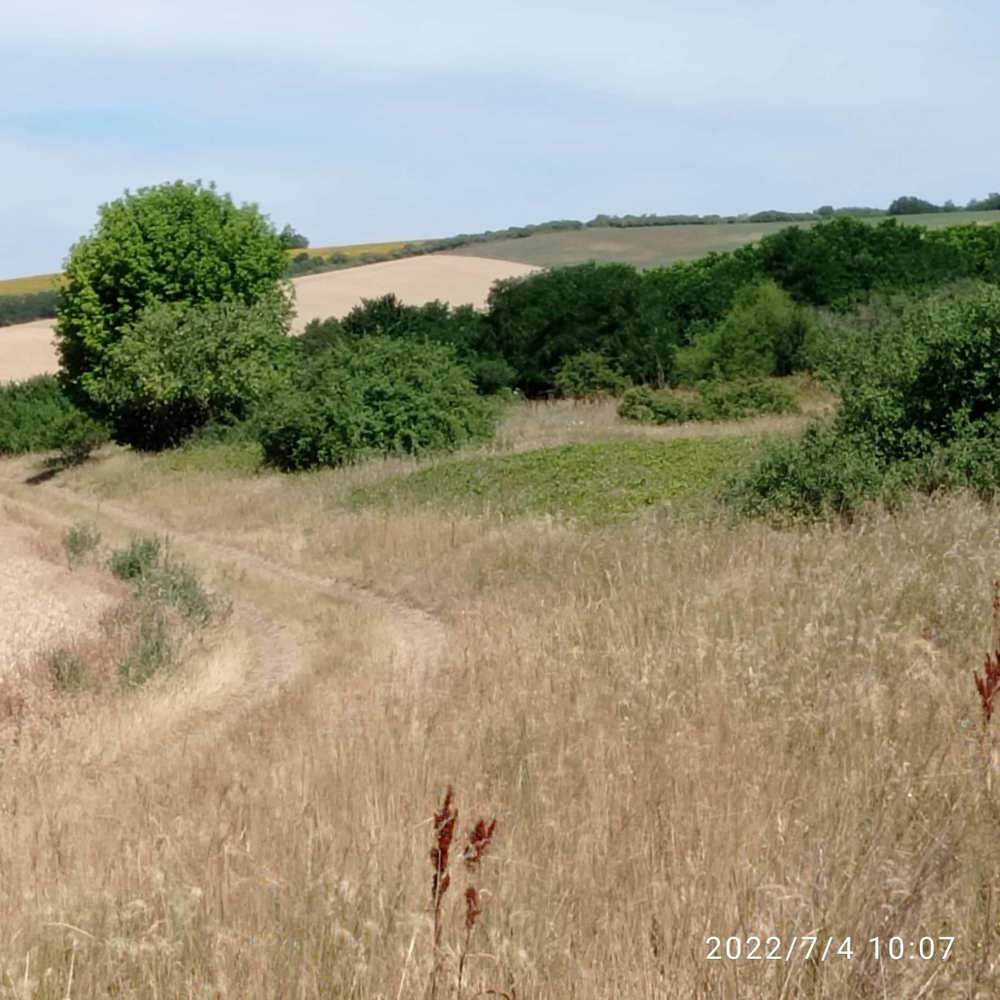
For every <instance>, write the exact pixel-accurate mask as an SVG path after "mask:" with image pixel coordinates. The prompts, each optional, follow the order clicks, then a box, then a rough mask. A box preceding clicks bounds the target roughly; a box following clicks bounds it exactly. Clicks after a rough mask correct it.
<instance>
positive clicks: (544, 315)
mask: <svg viewBox="0 0 1000 1000" xmlns="http://www.w3.org/2000/svg"><path fill="white" fill-rule="evenodd" d="M968 279H974V280H979V281H987V282H990V283H993V284H997V283H1000V225H991V226H981V225H965V226H954V227H950V228H946V229H939V230H934V231H928V230H927V229H925V228H923V227H919V226H908V225H902V224H900V223H898V222H896V221H895V220H894V219H888V220H886V221H884V222H881V223H879V224H877V225H872V224H868V223H864V222H861V221H859V220H857V219H853V218H846V217H844V218H832V219H830V220H829V221H826V222H822V223H820V224H818V225H816V226H812V227H809V228H801V227H794V226H793V227H789V228H786V229H782V230H780V231H779V232H777V233H774V234H772V235H770V236H766V237H764V238H763V239H761V240H760V241H758V242H757V243H754V244H750V245H747V246H744V247H740V248H739V249H738V250H734V251H732V252H730V253H710V254H708V255H707V256H705V257H702V258H701V259H699V260H695V261H687V262H680V263H677V264H673V265H671V266H670V267H663V268H653V269H651V270H647V271H644V272H640V271H638V270H637V269H636V268H634V267H632V266H631V265H628V264H594V263H591V264H581V265H577V266H573V267H565V268H558V269H554V270H551V271H543V272H539V273H536V274H531V275H527V276H525V277H521V278H511V279H507V280H505V281H499V282H497V283H496V284H495V285H494V286H493V289H492V291H491V293H490V298H489V307H488V313H487V325H488V328H489V329H488V333H487V334H485V335H483V337H482V338H481V341H482V343H484V344H489V345H490V350H491V351H492V353H493V355H494V356H498V357H499V358H501V359H502V360H503V361H504V362H506V363H507V364H508V365H509V366H510V367H511V368H512V369H513V371H514V372H515V373H516V374H515V385H516V386H517V387H518V388H520V389H522V390H523V391H524V392H526V393H528V394H530V395H544V394H546V393H551V392H553V391H555V389H556V382H555V378H556V374H557V373H558V371H559V370H560V368H561V366H562V365H563V364H564V363H565V361H566V360H567V359H568V358H570V357H572V356H573V355H576V354H579V353H580V352H582V351H590V352H597V353H599V354H601V355H602V356H603V357H604V358H605V360H606V361H607V362H608V363H609V364H611V365H612V366H613V367H615V368H617V369H618V370H620V371H621V372H622V373H624V374H625V375H626V376H628V377H629V378H630V379H632V380H633V381H634V382H640V383H653V384H658V385H663V384H666V383H669V382H671V381H672V380H673V379H675V378H677V377H682V376H683V377H687V378H689V379H698V378H704V377H706V376H708V375H711V374H712V373H713V371H715V370H717V371H718V373H719V374H721V375H723V376H725V377H734V376H735V377H742V376H748V375H772V374H773V375H781V374H788V373H789V372H790V371H794V370H797V369H799V368H802V367H803V366H807V365H808V364H809V358H808V351H807V347H808V345H809V341H810V338H811V336H812V334H813V331H812V330H811V326H812V320H811V318H810V316H809V315H807V314H806V313H805V312H804V311H803V307H807V306H812V307H824V308H827V309H833V310H843V309H846V308H849V307H851V306H853V305H855V304H857V303H859V302H862V301H865V300H867V299H868V298H869V297H871V296H872V295H873V294H875V293H882V292H904V293H920V292H923V291H927V290H933V289H935V288H938V287H942V286H944V285H947V284H950V283H954V282H958V281H963V280H968ZM678 351H680V352H682V356H681V357H679V356H678Z"/></svg>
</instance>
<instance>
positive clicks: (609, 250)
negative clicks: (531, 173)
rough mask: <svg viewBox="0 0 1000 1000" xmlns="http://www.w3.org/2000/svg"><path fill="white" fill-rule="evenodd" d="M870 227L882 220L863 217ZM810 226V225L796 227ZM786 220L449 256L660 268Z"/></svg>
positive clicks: (559, 235) (945, 220)
mask: <svg viewBox="0 0 1000 1000" xmlns="http://www.w3.org/2000/svg"><path fill="white" fill-rule="evenodd" d="M865 221H867V222H871V223H877V222H881V221H882V220H881V219H880V218H872V219H866V220H865ZM899 221H900V222H903V223H907V224H912V225H921V226H928V227H930V228H934V229H936V228H938V227H941V226H958V225H963V224H966V223H970V222H978V223H983V224H988V223H993V222H1000V212H941V213H934V214H931V215H906V216H900V217H899ZM798 224H799V225H805V226H808V225H812V223H798ZM788 226H789V223H787V222H738V223H731V224H729V223H720V224H718V225H708V226H650V227H648V228H633V229H582V230H575V231H570V232H554V233H536V234H535V235H534V236H526V237H524V238H523V239H511V240H496V241H495V242H491V243H475V244H472V245H471V246H468V247H462V248H461V249H458V250H452V251H449V254H456V255H469V256H473V257H494V258H496V259H498V260H511V261H519V262H520V263H522V264H532V265H534V266H535V267H558V266H562V265H566V264H583V263H585V262H586V261H590V260H597V261H625V262H626V263H629V264H635V265H636V266H637V267H661V266H663V265H665V264H672V263H674V262H675V261H678V260H695V259H696V258H698V257H704V256H705V254H707V253H709V252H711V251H713V250H714V251H719V252H721V251H725V250H735V249H736V248H737V247H741V246H743V245H744V244H746V243H752V242H754V240H759V239H760V238H761V237H762V236H767V235H768V233H776V232H778V230H780V229H786V228H787V227H788Z"/></svg>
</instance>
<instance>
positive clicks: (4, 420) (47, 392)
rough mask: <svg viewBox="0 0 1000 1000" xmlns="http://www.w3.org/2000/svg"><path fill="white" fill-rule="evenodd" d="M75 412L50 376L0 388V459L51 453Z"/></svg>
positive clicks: (56, 446)
mask: <svg viewBox="0 0 1000 1000" xmlns="http://www.w3.org/2000/svg"><path fill="white" fill-rule="evenodd" d="M75 412H76V410H75V408H74V406H73V404H72V403H71V402H70V401H69V400H68V399H67V398H66V395H65V393H64V392H63V391H62V389H61V388H60V386H59V382H58V381H57V380H56V379H55V378H54V377H53V376H51V375H39V376H37V377H36V378H32V379H28V380H27V381H25V382H12V383H10V384H8V385H0V455H4V454H7V455H16V454H20V453H22V452H33V451H53V450H55V449H56V448H58V447H59V446H60V444H61V439H60V436H61V434H62V431H63V430H64V428H65V423H64V421H66V420H67V419H68V418H70V417H71V415H72V414H74V413H75Z"/></svg>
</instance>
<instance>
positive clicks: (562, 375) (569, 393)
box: [553, 351, 629, 399]
mask: <svg viewBox="0 0 1000 1000" xmlns="http://www.w3.org/2000/svg"><path fill="white" fill-rule="evenodd" d="M553 382H554V383H555V387H556V391H557V392H558V393H559V395H560V396H566V397H569V398H571V399H582V398H585V397H588V396H596V395H607V396H618V395H621V393H622V392H624V391H625V389H626V388H627V387H628V385H629V380H628V379H627V378H626V377H625V376H624V375H622V373H621V372H619V371H617V370H616V369H615V368H614V367H613V366H612V365H609V364H608V362H607V359H606V358H605V357H604V355H603V354H599V353H598V352H597V351H581V352H580V353H579V354H573V355H571V356H570V357H568V358H566V360H565V361H564V362H563V363H562V365H560V367H559V370H558V371H557V372H556V374H555V378H554V379H553Z"/></svg>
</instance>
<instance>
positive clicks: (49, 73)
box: [0, 0, 1000, 276]
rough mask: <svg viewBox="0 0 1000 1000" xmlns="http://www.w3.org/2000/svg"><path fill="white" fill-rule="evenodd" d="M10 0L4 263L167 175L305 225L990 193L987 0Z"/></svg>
mask: <svg viewBox="0 0 1000 1000" xmlns="http://www.w3.org/2000/svg"><path fill="white" fill-rule="evenodd" d="M0 4H2V6H0V191H2V192H3V194H2V200H0V276H12V275H18V274H29V273H35V272H39V271H51V270H56V269H58V267H59V266H60V265H61V263H62V260H63V258H64V256H65V254H66V251H67V250H68V248H69V246H70V244H71V243H72V242H73V240H74V239H76V238H77V237H78V236H80V235H82V234H83V233H85V232H87V231H88V230H89V229H90V228H91V226H92V225H93V224H94V221H95V219H96V209H97V206H98V205H99V204H100V203H101V202H104V201H107V200H110V199H112V198H115V197H117V196H118V195H120V194H121V193H122V191H123V190H124V189H125V188H126V187H128V188H133V189H134V188H138V187H141V186H143V185H147V184H154V183H158V182H161V181H164V180H173V179H176V178H178V177H180V178H184V179H192V180H193V179H196V178H201V179H203V180H205V181H209V180H214V181H215V182H216V183H217V185H218V186H219V188H220V189H222V190H224V191H229V192H230V193H232V195H233V196H234V197H235V198H236V199H237V200H238V201H244V200H250V201H256V202H257V203H258V204H259V205H260V206H261V208H262V209H263V210H264V211H265V212H267V213H268V214H269V215H270V216H271V218H272V219H273V220H274V222H275V223H276V224H277V225H278V226H281V225H283V224H284V223H286V222H290V223H292V225H294V226H295V227H296V228H297V229H299V230H300V231H302V232H304V233H305V234H306V235H308V236H309V237H310V238H311V239H312V241H313V242H314V243H315V244H325V243H348V242H364V241H375V240H383V239H406V238H417V237H423V236H447V235H452V234H454V233H456V232H460V231H465V232H471V231H477V230H482V229H492V228H501V227H505V226H508V225H517V224H522V223H529V222H540V221H543V220H545V219H551V218H580V219H586V218H590V217H591V216H593V215H595V214H597V213H598V212H610V213H625V212H664V213H668V212H669V213H673V212H702V213H707V212H719V213H735V212H742V211H748V212H752V211H758V210H761V209H765V208H782V209H787V210H796V209H800V210H806V209H811V208H815V207H816V206H818V205H820V204H824V203H833V204H837V205H848V204H851V205H857V204H869V205H881V206H884V205H886V204H888V202H889V201H890V200H891V199H892V198H894V197H895V196H896V195H899V194H917V195H920V196H922V197H927V198H931V199H933V200H939V201H943V200H944V199H946V198H954V199H956V200H957V201H966V200H968V199H969V198H970V197H974V196H975V197H979V196H982V195H984V194H986V193H987V192H988V191H993V190H997V189H1000V136H998V134H997V132H996V129H995V128H994V123H995V117H996V108H997V104H998V98H1000V69H998V67H1000V61H998V60H997V58H996V56H995V54H994V53H995V47H996V44H997V41H998V39H1000V5H997V4H996V3H995V2H993V0H951V2H948V3H946V2H939V0H930V2H928V0H882V2H880V0H865V2H861V0H831V2H818V0H795V2H793V0H754V2H753V3H749V2H747V0H700V2H694V0H657V2H654V0H617V2H615V3H610V2H601V3H597V2H591V0H576V2H571V0H534V2H530V3H529V2H523V0H508V2H502V0H501V2H498V3H495V4H486V3H481V2H479V0H424V2H422V3H404V2H401V0H382V2H379V0H369V2H367V3H359V2H355V0H349V2H340V0H298V2H294V0H293V2H288V3H284V4H279V3H275V2H274V0H268V2H266V3H265V2H261V0H243V2H240V3H228V2H226V3H219V2H213V0H200V2H196V0H129V2H125V0H87V2H84V0H34V2H26V0H0Z"/></svg>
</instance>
